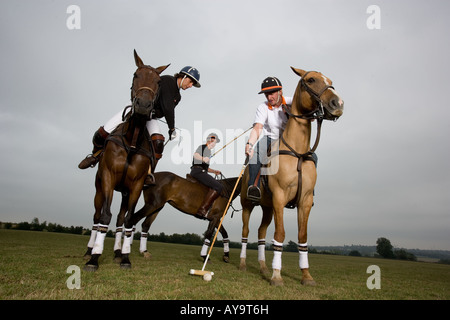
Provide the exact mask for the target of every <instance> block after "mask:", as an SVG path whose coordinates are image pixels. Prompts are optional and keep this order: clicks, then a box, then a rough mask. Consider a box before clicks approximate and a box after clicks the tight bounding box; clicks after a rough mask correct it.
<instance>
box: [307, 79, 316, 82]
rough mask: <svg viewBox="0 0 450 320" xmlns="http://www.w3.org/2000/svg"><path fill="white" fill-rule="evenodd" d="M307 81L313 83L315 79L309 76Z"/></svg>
mask: <svg viewBox="0 0 450 320" xmlns="http://www.w3.org/2000/svg"><path fill="white" fill-rule="evenodd" d="M307 81H308V83H314V82H315V81H316V79H314V78H309V79H308V80H307Z"/></svg>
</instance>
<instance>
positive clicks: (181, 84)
mask: <svg viewBox="0 0 450 320" xmlns="http://www.w3.org/2000/svg"><path fill="white" fill-rule="evenodd" d="M184 79H186V76H184V77H183V79H181V82H180V85H179V86H178V89H180V88H182V87H183V81H184Z"/></svg>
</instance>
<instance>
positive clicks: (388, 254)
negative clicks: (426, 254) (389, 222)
mask: <svg viewBox="0 0 450 320" xmlns="http://www.w3.org/2000/svg"><path fill="white" fill-rule="evenodd" d="M393 248H394V247H393V246H392V244H391V241H389V239H386V238H378V239H377V253H378V254H379V255H380V256H381V257H383V258H387V259H400V260H410V261H417V257H416V256H415V255H414V254H412V253H410V252H408V251H406V250H405V249H396V250H394V249H393Z"/></svg>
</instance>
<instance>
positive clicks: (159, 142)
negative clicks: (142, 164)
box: [151, 133, 165, 160]
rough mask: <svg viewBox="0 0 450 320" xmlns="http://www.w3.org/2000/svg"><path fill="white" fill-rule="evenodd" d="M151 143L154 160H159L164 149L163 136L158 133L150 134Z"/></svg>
mask: <svg viewBox="0 0 450 320" xmlns="http://www.w3.org/2000/svg"><path fill="white" fill-rule="evenodd" d="M151 140H152V144H153V150H154V151H155V158H156V160H159V159H161V158H162V153H163V151H164V140H165V138H164V136H163V135H162V134H159V133H154V134H152V137H151Z"/></svg>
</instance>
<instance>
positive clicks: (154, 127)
mask: <svg viewBox="0 0 450 320" xmlns="http://www.w3.org/2000/svg"><path fill="white" fill-rule="evenodd" d="M199 81H200V73H199V72H198V70H197V69H196V68H194V67H191V66H186V67H184V68H183V69H181V70H180V72H179V73H177V74H175V75H174V76H170V75H164V76H161V81H160V82H159V94H158V96H157V98H156V101H155V104H154V106H155V107H154V113H153V116H152V119H150V120H149V121H147V125H146V126H147V130H148V133H149V134H150V137H151V143H152V144H153V146H154V148H153V149H154V150H155V159H156V161H155V163H153V162H152V165H151V166H150V168H149V172H148V176H147V178H146V179H145V185H149V184H154V183H155V179H154V177H153V175H152V172H154V170H155V167H156V163H157V162H158V160H159V159H160V158H161V157H162V153H163V150H164V136H163V135H162V133H161V129H160V127H159V124H158V121H157V119H160V118H163V117H164V118H165V120H166V122H167V126H168V127H169V140H172V139H174V138H175V136H176V133H175V107H176V106H177V105H178V103H179V102H180V100H181V95H180V89H183V90H187V89H189V88H191V87H192V86H194V87H196V88H200V82H199ZM122 113H123V110H121V111H119V112H118V113H117V114H116V115H115V116H114V117H112V118H111V119H110V120H109V121H107V122H106V124H105V125H104V126H102V127H100V128H99V129H98V130H97V131H96V132H95V134H94V137H93V138H92V143H93V144H94V148H93V150H92V154H90V155H88V156H87V157H86V158H85V159H83V160H82V161H81V162H80V164H79V165H78V168H80V169H86V168H88V167H94V166H95V165H96V164H97V162H98V161H99V159H100V155H101V153H102V151H103V147H104V144H105V141H106V138H107V137H108V136H109V134H110V133H111V132H112V131H113V130H114V129H115V128H116V127H117V126H118V125H119V124H121V123H122V122H123V120H122Z"/></svg>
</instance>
